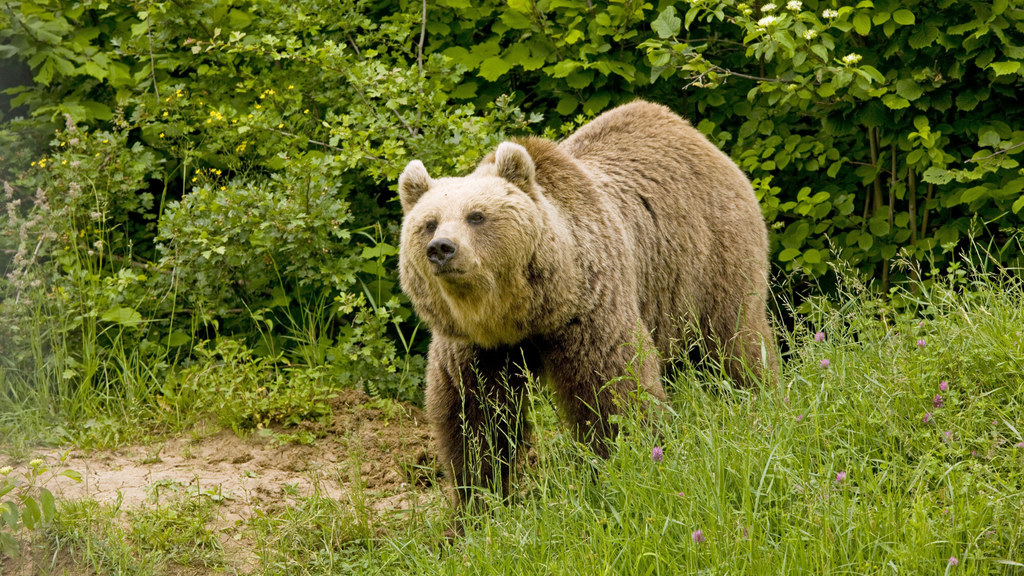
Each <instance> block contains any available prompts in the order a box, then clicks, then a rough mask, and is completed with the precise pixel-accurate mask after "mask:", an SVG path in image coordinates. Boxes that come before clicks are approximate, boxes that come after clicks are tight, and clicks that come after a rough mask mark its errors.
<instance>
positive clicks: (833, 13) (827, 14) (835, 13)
mask: <svg viewBox="0 0 1024 576" xmlns="http://www.w3.org/2000/svg"><path fill="white" fill-rule="evenodd" d="M821 17H822V18H829V19H831V18H838V17H839V10H833V9H831V8H829V9H828V10H825V11H824V12H822V13H821Z"/></svg>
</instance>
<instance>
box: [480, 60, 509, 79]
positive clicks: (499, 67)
mask: <svg viewBox="0 0 1024 576" xmlns="http://www.w3.org/2000/svg"><path fill="white" fill-rule="evenodd" d="M511 69H512V64H511V63H509V62H507V61H505V60H503V59H502V58H500V57H498V56H491V57H490V58H487V59H485V60H484V61H483V62H481V63H480V77H481V78H483V79H484V80H488V81H490V82H494V81H495V80H497V79H498V78H501V77H502V76H504V75H505V73H506V72H508V71H509V70H511Z"/></svg>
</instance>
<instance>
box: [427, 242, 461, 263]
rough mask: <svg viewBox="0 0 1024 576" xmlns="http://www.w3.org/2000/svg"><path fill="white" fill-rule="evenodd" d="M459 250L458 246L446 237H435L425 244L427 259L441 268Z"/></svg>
mask: <svg viewBox="0 0 1024 576" xmlns="http://www.w3.org/2000/svg"><path fill="white" fill-rule="evenodd" d="M458 251H459V247H458V246H456V245H455V242H452V241H451V240H449V239H448V238H435V239H433V240H431V241H430V244H427V260H430V261H431V262H433V263H434V264H436V265H437V266H438V267H439V268H443V267H444V265H445V264H447V263H448V261H449V260H451V259H452V257H453V256H455V253H456V252H458Z"/></svg>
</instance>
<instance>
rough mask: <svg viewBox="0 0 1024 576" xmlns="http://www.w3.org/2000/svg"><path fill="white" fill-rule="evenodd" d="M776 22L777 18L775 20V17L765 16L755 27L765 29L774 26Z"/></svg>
mask: <svg viewBox="0 0 1024 576" xmlns="http://www.w3.org/2000/svg"><path fill="white" fill-rule="evenodd" d="M777 21H778V18H776V17H775V16H765V17H764V18H761V19H760V20H758V21H757V25H758V26H760V27H761V28H767V27H769V26H771V25H773V24H775V22H777Z"/></svg>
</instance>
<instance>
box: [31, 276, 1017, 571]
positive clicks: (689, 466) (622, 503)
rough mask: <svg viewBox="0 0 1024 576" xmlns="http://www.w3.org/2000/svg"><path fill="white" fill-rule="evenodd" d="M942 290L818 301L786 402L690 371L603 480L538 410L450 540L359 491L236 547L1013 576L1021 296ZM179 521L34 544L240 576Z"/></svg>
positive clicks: (262, 552)
mask: <svg viewBox="0 0 1024 576" xmlns="http://www.w3.org/2000/svg"><path fill="white" fill-rule="evenodd" d="M952 278H954V279H955V281H950V280H944V281H937V282H935V283H933V284H931V285H930V286H929V287H928V288H927V289H926V288H925V287H924V286H918V287H917V288H916V289H915V291H910V292H901V293H898V294H895V295H894V297H895V298H896V300H898V301H900V302H902V306H901V307H900V308H899V309H896V308H894V307H892V306H891V305H889V304H886V303H885V302H884V301H880V300H877V299H875V298H873V297H870V296H867V295H865V294H866V291H862V290H860V289H858V288H857V287H855V286H854V287H850V288H849V289H847V290H846V291H845V292H844V294H845V295H844V297H843V298H842V299H839V300H837V301H836V302H829V301H825V300H820V301H814V302H812V303H811V304H810V305H809V306H808V307H807V308H806V310H804V313H802V314H801V315H799V316H798V320H797V325H796V328H795V329H794V330H793V331H792V332H791V333H789V334H787V335H786V336H785V338H786V339H787V345H788V349H789V353H788V356H787V358H786V362H785V366H784V369H783V374H782V379H781V382H780V383H779V384H778V385H776V386H771V387H766V388H763V389H760V390H753V391H732V390H730V389H728V388H727V387H726V386H723V385H722V383H721V382H720V381H718V380H717V379H716V378H715V377H713V376H708V375H706V374H703V373H700V372H696V371H694V370H692V369H690V368H687V367H683V368H682V369H681V370H680V371H679V372H677V373H676V374H674V375H673V376H672V377H671V378H669V382H668V385H669V387H670V390H671V398H672V399H671V403H670V405H669V406H667V409H666V410H665V412H664V413H663V414H662V415H660V416H659V417H658V418H656V419H655V420H654V421H653V422H651V421H643V420H641V419H637V418H624V419H623V420H622V434H621V435H620V437H619V438H618V439H617V441H616V444H617V446H616V450H614V452H613V455H612V456H611V457H610V458H609V459H607V460H598V459H594V458H592V457H590V456H588V455H587V453H586V451H585V449H584V448H582V447H580V446H578V445H576V444H574V443H573V442H571V441H570V440H568V438H567V436H566V435H565V434H563V431H562V429H561V428H560V427H559V424H558V421H557V417H556V416H555V414H554V411H553V410H552V408H551V407H550V403H549V402H548V401H547V398H546V397H545V396H543V395H538V396H535V397H534V404H535V405H534V410H533V412H534V418H535V420H536V423H537V427H536V433H535V441H534V448H535V456H536V458H535V464H534V465H533V466H528V467H525V468H524V471H523V473H522V474H521V475H520V477H519V479H518V483H517V489H518V496H517V497H516V498H515V499H514V501H513V502H511V503H509V504H504V503H501V502H497V501H495V500H494V497H493V496H488V495H484V498H485V499H486V500H488V501H489V502H490V506H489V507H488V508H489V510H488V511H487V512H485V513H479V514H476V515H471V516H469V517H467V518H466V521H465V527H466V528H465V534H464V536H462V537H459V538H456V539H454V540H452V541H450V542H449V541H445V539H444V536H443V535H444V532H445V530H446V528H447V526H448V520H449V513H450V512H449V510H448V508H447V506H446V505H445V504H443V503H442V500H441V499H440V497H439V494H437V493H436V491H437V490H438V488H436V487H435V488H430V489H429V490H434V491H435V496H437V497H435V498H434V504H430V505H427V506H425V507H423V508H421V509H414V510H412V511H410V512H408V513H403V514H394V513H389V512H388V511H373V509H372V501H371V499H372V495H369V494H365V493H358V494H353V495H352V497H351V498H350V499H349V500H348V501H333V500H330V499H327V498H325V497H323V496H320V495H313V496H311V497H307V498H292V499H289V500H288V503H287V505H286V506H284V507H283V508H281V509H274V510H271V511H259V512H258V513H256V514H254V516H253V519H252V520H250V521H249V523H248V524H247V525H246V526H244V527H243V528H242V529H241V531H242V534H243V536H244V538H245V539H248V540H251V541H252V542H254V543H255V544H254V545H253V547H254V550H253V552H252V554H253V556H254V557H255V558H256V560H255V562H256V564H255V567H254V568H252V570H251V573H255V574H347V573H353V574H452V575H456V574H458V575H464V574H587V575H590V574H686V573H706V574H780V573H785V574H812V573H813V574H1015V575H1016V574H1024V336H1022V334H1021V333H1022V332H1024V291H1022V289H1021V283H1020V281H1019V280H1013V279H1009V280H998V279H996V278H994V277H991V276H989V277H984V278H981V279H980V281H977V282H972V281H970V280H969V278H970V277H969V276H964V275H961V276H953V277H952ZM819 330H820V331H823V332H824V334H825V338H824V340H822V341H818V340H816V339H815V337H814V334H815V333H816V332H818V331H819ZM919 341H921V343H920V344H919ZM823 360H828V365H827V366H824V365H823ZM942 382H946V388H947V389H946V390H944V391H943V390H940V385H941V383H942ZM937 395H940V396H941V402H940V401H939V399H938V398H937V397H936V396H937ZM926 415H927V418H926ZM926 420H927V421H926ZM655 446H658V447H661V448H662V449H663V452H664V458H663V459H662V460H661V461H660V462H656V461H654V460H653V459H652V450H653V448H654V447H655ZM189 510H191V509H190V508H188V507H187V506H185V505H184V504H181V505H168V506H162V507H158V508H156V509H155V510H153V511H151V512H144V513H133V514H131V515H129V517H128V521H127V524H128V527H127V528H126V527H124V524H125V520H124V518H123V517H122V519H121V521H120V523H118V522H113V521H112V520H107V521H104V522H101V521H100V520H102V519H104V518H110V517H111V514H112V513H111V512H110V509H109V507H103V506H97V505H95V503H88V502H80V503H65V504H64V506H63V507H62V509H61V513H60V515H59V516H60V517H59V519H58V521H57V528H56V529H51V531H50V532H48V533H47V534H49V536H47V537H46V538H43V540H44V541H47V542H49V544H47V545H48V546H50V547H51V548H54V549H57V548H61V547H65V548H66V547H68V546H70V547H72V548H73V549H74V551H75V553H76V554H77V555H78V556H77V557H79V558H81V559H82V563H83V565H87V566H92V567H93V569H94V570H96V571H97V572H98V573H140V574H149V573H154V574H162V573H166V572H164V571H163V570H164V568H162V567H165V566H167V565H171V564H169V563H170V562H173V563H176V564H178V565H180V564H184V565H188V566H203V567H211V566H212V567H213V568H212V569H211V570H220V571H223V570H227V571H228V572H231V570H230V569H226V568H225V567H224V566H223V564H221V562H222V560H221V556H220V552H219V548H218V547H217V545H216V543H215V542H214V541H213V540H211V539H210V534H209V530H208V529H207V528H205V527H204V526H205V523H206V520H204V519H203V518H205V516H202V515H201V514H199V513H198V512H195V511H192V512H190V511H189ZM203 510H206V511H207V512H204V513H208V510H209V509H208V508H203ZM200 511H202V510H200ZM193 512H195V513H193ZM121 514H122V516H124V514H123V513H121ZM175 522H179V523H181V524H175ZM117 530H120V531H121V532H117ZM145 530H149V532H146V531H145ZM698 530H699V531H700V533H701V534H702V536H703V539H702V541H697V540H699V538H695V536H694V534H695V532H696V531H698ZM167 531H172V532H174V533H175V534H177V536H176V537H175V538H167V539H165V540H162V539H161V538H158V537H156V536H155V535H157V534H162V533H165V532H167ZM119 542H120V543H119ZM133 542H134V543H133ZM143 543H145V544H143ZM135 552H139V554H137V558H136V559H134V560H130V559H131V558H132V554H133V553H135ZM951 558H956V565H953V564H952V563H951Z"/></svg>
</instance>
